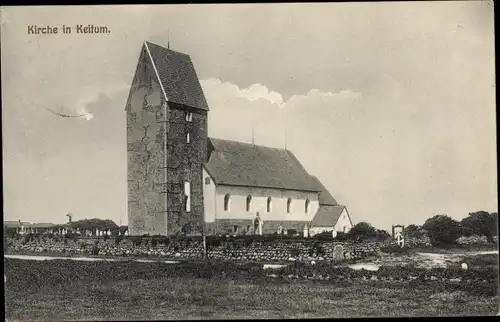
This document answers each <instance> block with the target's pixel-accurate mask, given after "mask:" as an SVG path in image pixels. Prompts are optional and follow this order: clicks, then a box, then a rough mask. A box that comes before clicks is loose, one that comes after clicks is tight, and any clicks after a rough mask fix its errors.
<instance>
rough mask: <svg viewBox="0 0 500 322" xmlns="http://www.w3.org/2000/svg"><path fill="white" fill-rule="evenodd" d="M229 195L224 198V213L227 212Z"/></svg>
mask: <svg viewBox="0 0 500 322" xmlns="http://www.w3.org/2000/svg"><path fill="white" fill-rule="evenodd" d="M229 198H230V196H229V194H227V195H225V196H224V211H229Z"/></svg>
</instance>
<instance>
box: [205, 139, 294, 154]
mask: <svg viewBox="0 0 500 322" xmlns="http://www.w3.org/2000/svg"><path fill="white" fill-rule="evenodd" d="M209 139H210V140H215V141H225V142H231V143H237V144H242V145H249V146H256V147H261V148H267V149H276V150H278V151H283V152H287V153H289V152H291V151H290V150H287V149H283V148H278V147H274V146H269V145H262V144H253V143H247V142H241V141H234V140H229V139H221V138H212V137H209ZM215 150H217V149H215Z"/></svg>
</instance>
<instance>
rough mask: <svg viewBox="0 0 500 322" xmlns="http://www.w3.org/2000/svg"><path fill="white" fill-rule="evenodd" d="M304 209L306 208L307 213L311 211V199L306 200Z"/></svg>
mask: <svg viewBox="0 0 500 322" xmlns="http://www.w3.org/2000/svg"><path fill="white" fill-rule="evenodd" d="M304 210H305V212H306V214H308V213H309V199H307V200H306V204H305V209H304Z"/></svg>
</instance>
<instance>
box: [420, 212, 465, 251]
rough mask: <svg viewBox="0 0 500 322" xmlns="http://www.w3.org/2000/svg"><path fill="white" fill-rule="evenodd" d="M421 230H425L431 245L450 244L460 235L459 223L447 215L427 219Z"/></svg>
mask: <svg viewBox="0 0 500 322" xmlns="http://www.w3.org/2000/svg"><path fill="white" fill-rule="evenodd" d="M422 228H423V229H425V230H427V232H428V234H429V237H430V239H431V242H432V243H433V244H446V245H449V244H452V243H453V242H454V241H455V240H456V239H457V238H458V237H460V234H461V229H460V223H459V222H458V221H456V220H455V219H453V218H451V217H449V216H447V215H436V216H434V217H432V218H429V219H427V220H426V221H425V223H424V225H423V226H422Z"/></svg>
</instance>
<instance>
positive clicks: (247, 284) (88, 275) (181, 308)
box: [4, 255, 499, 321]
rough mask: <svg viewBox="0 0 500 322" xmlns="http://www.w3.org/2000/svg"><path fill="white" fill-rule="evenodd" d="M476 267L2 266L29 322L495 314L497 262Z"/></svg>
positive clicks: (13, 316) (8, 297)
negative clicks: (453, 279) (366, 269)
mask: <svg viewBox="0 0 500 322" xmlns="http://www.w3.org/2000/svg"><path fill="white" fill-rule="evenodd" d="M481 258H482V259H480V257H475V259H474V261H473V263H474V266H475V267H476V270H469V271H468V273H463V272H460V271H459V270H456V269H451V270H446V269H442V270H439V269H435V270H434V271H424V270H419V269H418V268H406V271H404V270H405V269H403V268H401V269H400V271H401V272H402V273H401V274H394V273H395V272H396V271H397V270H398V268H394V267H392V268H387V269H383V267H382V269H380V270H379V272H367V271H363V270H362V271H354V270H351V269H349V268H346V267H340V268H329V267H327V266H325V265H315V266H311V265H306V264H299V263H297V264H293V265H291V266H289V267H286V268H283V269H278V270H272V271H269V270H264V269H262V265H258V264H253V263H241V264H237V263H230V262H181V263H179V264H166V263H161V262H159V263H144V262H133V261H121V262H106V261H93V262H85V261H73V260H47V261H33V260H22V259H11V258H5V260H4V262H5V272H6V273H5V275H6V279H7V283H6V292H5V305H6V309H5V310H6V311H5V312H6V318H7V319H8V320H31V321H33V320H101V321H102V320H137V319H139V320H150V319H206V318H211V319H235V318H242V319H248V318H254V319H258V318H336V317H337V318H339V317H381V316H388V317H389V316H407V317H409V316H458V315H475V316H478V315H481V316H483V315H496V314H497V313H498V303H499V298H498V295H497V287H496V286H497V284H498V265H497V264H495V261H496V263H498V255H495V256H491V255H488V256H484V257H481ZM470 263H472V261H470ZM424 272H429V273H424ZM478 273H479V274H478ZM269 275H272V276H274V277H271V276H269ZM394 275H396V276H399V277H400V278H399V277H397V278H392V277H393V276H394ZM409 275H415V277H416V279H409V278H408V277H409ZM430 275H437V276H439V278H438V279H429V278H425V277H429V276H430ZM373 276H378V279H377V280H372V278H370V277H373ZM318 277H319V278H318ZM442 277H443V278H444V277H446V278H447V279H443V278H442ZM452 277H459V278H462V280H461V281H458V282H457V281H450V280H449V278H452Z"/></svg>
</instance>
